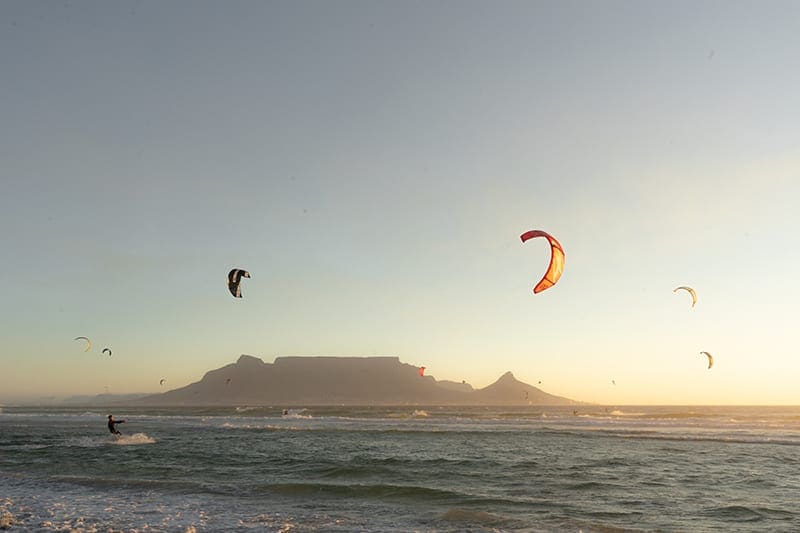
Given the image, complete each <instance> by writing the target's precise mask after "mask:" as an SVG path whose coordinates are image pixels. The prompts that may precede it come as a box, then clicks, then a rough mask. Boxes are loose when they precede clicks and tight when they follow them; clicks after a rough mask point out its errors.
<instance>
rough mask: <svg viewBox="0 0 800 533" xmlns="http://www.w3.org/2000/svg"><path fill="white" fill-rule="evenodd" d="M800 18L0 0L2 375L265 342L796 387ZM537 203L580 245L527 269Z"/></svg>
mask: <svg viewBox="0 0 800 533" xmlns="http://www.w3.org/2000/svg"><path fill="white" fill-rule="evenodd" d="M798 21H800V4H798V3H797V2H792V1H787V2H778V1H768V2H749V1H720V2H716V1H700V2H686V1H676V2H660V3H659V2H637V1H604V2H572V1H559V2H536V1H526V2H515V1H504V2H490V1H469V0H464V1H461V0H459V1H451V0H443V1H437V2H422V1H406V2H400V1H381V2H372V1H335V2H323V1H311V2H310V1H298V2H269V1H237V0H234V1H231V2H224V3H220V2H203V1H191V2H189V1H175V2H168V3H164V2H158V1H155V0H152V1H149V0H143V1H130V2H104V1H96V2H89V1H76V0H69V1H66V2H51V1H47V2H45V1H38V0H33V1H29V0H24V1H22V0H9V1H4V2H2V3H0V68H2V76H0V116H1V117H2V118H1V120H0V122H1V123H2V127H0V163H1V164H0V227H1V228H2V232H1V233H0V244H1V245H2V261H0V294H2V298H0V368H2V372H0V376H2V386H0V402H7V403H8V402H36V401H40V400H42V399H47V398H50V397H54V396H55V397H62V396H69V395H73V394H91V395H93V394H101V393H105V392H109V393H117V394H122V393H134V392H159V391H162V390H164V388H163V387H160V386H159V380H160V379H162V378H164V379H166V380H167V384H166V385H167V387H179V386H183V385H186V384H189V383H192V382H195V381H197V380H199V379H200V378H201V377H202V376H203V374H204V373H205V372H206V371H209V370H212V369H215V368H218V367H221V366H223V365H225V364H229V363H231V362H234V361H235V360H236V359H237V358H238V357H239V355H240V354H250V355H255V356H257V357H260V358H262V359H263V360H264V361H266V362H272V361H273V360H274V358H275V357H278V356H286V355H357V356H369V355H393V356H397V357H399V358H400V360H401V361H402V362H404V363H409V364H412V365H422V366H426V374H428V375H432V376H434V377H435V378H437V379H450V380H455V381H461V380H466V381H467V382H469V383H471V384H472V385H474V386H476V387H483V386H486V385H488V384H490V383H492V382H493V381H495V380H496V379H497V378H498V377H499V376H500V375H501V374H503V373H504V372H506V371H509V370H510V371H511V372H513V373H514V375H515V376H516V377H517V378H518V379H520V380H521V381H524V382H527V383H531V384H534V385H537V386H539V387H540V388H542V389H543V390H544V391H546V392H549V393H552V394H557V395H560V396H566V397H569V398H573V399H576V400H581V401H587V402H596V403H602V404H758V405H762V404H792V405H794V404H800V392H798V391H800V388H798V386H797V378H798V376H800V357H798V356H800V353H799V352H800V350H798V346H800V343H798V340H799V338H798V335H799V334H798V331H800V330H798V328H797V317H798V313H797V307H796V306H797V301H798V299H799V298H800V281H798V274H797V273H798V272H800V241H799V240H798V234H799V232H798V230H800V212H798V207H797V206H798V205H800V32H798V31H797V28H798V25H797V24H798ZM531 229H541V230H545V231H547V232H549V233H551V234H552V235H554V236H555V237H556V238H557V239H558V240H559V241H560V242H561V244H562V246H563V247H564V250H565V252H566V263H565V268H564V273H563V276H562V277H561V279H560V281H559V282H558V284H557V285H555V286H554V287H552V288H550V289H548V290H546V291H544V292H542V293H539V294H536V295H534V294H533V292H532V290H531V289H532V287H533V286H534V285H535V284H536V282H537V281H538V280H539V279H540V278H541V276H542V275H543V274H544V271H545V269H546V267H547V263H548V261H549V257H550V250H549V246H548V245H547V243H546V241H545V240H544V239H534V240H531V241H528V242H527V243H525V244H522V242H521V241H520V238H519V237H520V235H521V234H522V233H523V232H525V231H528V230H531ZM231 268H243V269H246V270H248V271H249V272H250V274H251V276H252V277H251V278H250V279H245V280H243V282H242V294H243V296H244V297H243V298H242V299H234V298H232V297H231V295H230V294H229V293H228V291H227V287H226V275H227V272H228V271H229V270H230V269H231ZM679 285H689V286H692V287H694V289H695V290H696V291H697V295H698V302H697V305H696V306H695V307H694V308H692V307H691V301H690V298H689V296H688V294H686V293H685V292H683V291H679V292H678V293H673V289H674V288H675V287H677V286H679ZM77 336H87V337H90V338H91V339H92V341H93V347H92V350H90V351H89V352H84V351H83V345H82V343H81V342H80V341H74V340H73V339H74V338H75V337H77ZM104 347H109V348H110V349H111V350H112V351H113V356H112V357H107V356H104V355H102V354H101V352H100V351H101V350H102V349H103V348H104ZM701 351H708V352H710V353H712V354H713V355H714V358H715V364H714V367H713V368H712V369H710V370H709V369H707V363H706V359H705V356H703V355H701V354H700V352H701ZM612 380H613V383H612ZM539 381H541V382H542V384H541V385H538V382H539ZM614 383H615V384H614Z"/></svg>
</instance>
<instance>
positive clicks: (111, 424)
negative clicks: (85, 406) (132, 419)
mask: <svg viewBox="0 0 800 533" xmlns="http://www.w3.org/2000/svg"><path fill="white" fill-rule="evenodd" d="M124 423H125V421H124V420H114V416H113V415H108V430H109V431H110V432H111V434H112V435H122V433H120V432H119V431H118V430H117V428H116V427H115V426H116V425H117V424H124Z"/></svg>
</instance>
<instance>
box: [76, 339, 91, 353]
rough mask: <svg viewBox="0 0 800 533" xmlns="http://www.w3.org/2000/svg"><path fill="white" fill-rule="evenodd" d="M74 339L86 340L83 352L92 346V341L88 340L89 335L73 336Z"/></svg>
mask: <svg viewBox="0 0 800 533" xmlns="http://www.w3.org/2000/svg"><path fill="white" fill-rule="evenodd" d="M75 340H76V341H79V340H84V341H86V349H85V350H83V351H84V352H88V351H89V350H90V349H91V348H92V341H90V340H89V337H75Z"/></svg>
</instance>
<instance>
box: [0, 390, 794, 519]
mask: <svg viewBox="0 0 800 533" xmlns="http://www.w3.org/2000/svg"><path fill="white" fill-rule="evenodd" d="M284 410H286V411H287V412H286V414H285V415H284ZM110 413H113V414H114V417H115V418H125V419H127V422H126V423H125V424H122V425H120V426H118V428H119V429H120V430H121V431H122V432H123V436H122V437H121V438H120V439H115V438H114V437H113V436H112V435H110V434H109V433H108V430H107V429H106V427H105V426H106V425H105V422H106V417H107V415H108V414H110ZM799 490H800V408H798V407H686V406H676V407H652V406H638V407H632V406H626V407H614V406H608V407H605V406H577V407H539V406H526V407H435V406H425V407H421V406H397V407H303V406H273V407H258V406H232V407H224V408H223V407H208V408H195V407H192V408H125V407H119V406H117V407H113V408H103V409H99V408H96V407H91V408H49V407H4V408H3V411H2V412H0V528H4V529H8V530H10V531H85V532H91V531H180V532H198V531H276V532H278V531H281V532H288V531H348V532H349V531H365V532H366V531H526V532H527V531H530V532H539V531H574V532H578V531H583V532H587V533H588V532H609V531H656V530H657V531H701V532H702V531H800V509H798V506H797V497H796V495H797V494H798V493H800V492H799Z"/></svg>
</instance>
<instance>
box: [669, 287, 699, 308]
mask: <svg viewBox="0 0 800 533" xmlns="http://www.w3.org/2000/svg"><path fill="white" fill-rule="evenodd" d="M679 289H683V290H685V291H686V292H688V293H689V294H691V295H692V307H694V304H696V303H697V293H696V292H694V289H693V288H691V287H684V286H681V287H675V288H674V289H672V292H678V290H679Z"/></svg>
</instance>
